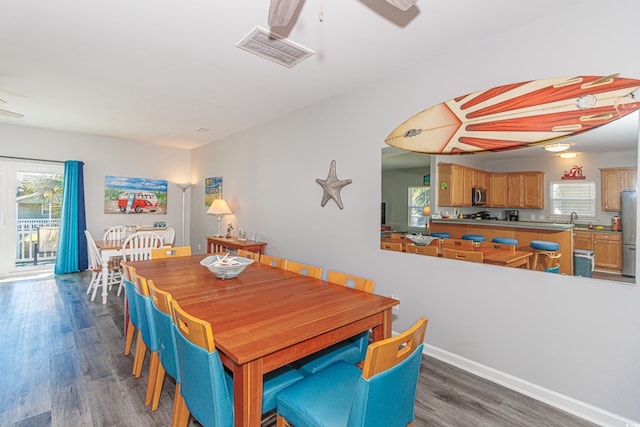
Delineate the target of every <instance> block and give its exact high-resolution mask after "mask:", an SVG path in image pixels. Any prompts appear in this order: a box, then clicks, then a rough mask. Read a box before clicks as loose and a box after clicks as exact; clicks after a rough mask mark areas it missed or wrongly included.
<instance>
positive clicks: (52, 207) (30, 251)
mask: <svg viewBox="0 0 640 427" xmlns="http://www.w3.org/2000/svg"><path fill="white" fill-rule="evenodd" d="M62 189H63V175H60V174H51V173H35V172H17V174H16V267H21V266H33V265H36V264H47V263H49V264H50V263H53V262H55V258H56V251H57V245H58V232H59V227H60V212H61V209H62Z"/></svg>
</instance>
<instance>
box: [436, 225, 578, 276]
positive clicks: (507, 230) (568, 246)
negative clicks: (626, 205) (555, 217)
mask: <svg viewBox="0 0 640 427" xmlns="http://www.w3.org/2000/svg"><path fill="white" fill-rule="evenodd" d="M574 228H575V226H574V224H560V223H552V222H549V223H547V222H533V221H531V222H529V221H496V220H477V219H432V220H431V225H430V230H431V232H437V231H440V232H446V233H449V234H450V235H451V237H452V238H458V239H459V238H460V237H461V236H462V235H463V234H479V235H481V236H484V237H485V239H486V241H488V242H490V241H491V239H492V238H494V237H507V238H512V239H516V240H517V241H518V247H517V250H519V251H528V252H533V251H534V249H533V248H532V247H531V246H529V242H531V241H532V240H544V241H547V242H555V243H557V244H558V245H560V250H559V251H558V252H559V253H560V254H561V257H560V273H564V274H573V231H574ZM585 230H587V229H586V228H585Z"/></svg>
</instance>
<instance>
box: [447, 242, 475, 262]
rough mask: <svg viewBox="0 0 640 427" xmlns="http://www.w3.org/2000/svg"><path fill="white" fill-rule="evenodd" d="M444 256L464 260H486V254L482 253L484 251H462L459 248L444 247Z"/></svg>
mask: <svg viewBox="0 0 640 427" xmlns="http://www.w3.org/2000/svg"><path fill="white" fill-rule="evenodd" d="M469 241H471V240H469ZM442 256H443V257H444V258H449V259H459V260H462V261H471V262H484V255H483V254H482V252H474V251H462V250H458V249H449V248H444V249H442Z"/></svg>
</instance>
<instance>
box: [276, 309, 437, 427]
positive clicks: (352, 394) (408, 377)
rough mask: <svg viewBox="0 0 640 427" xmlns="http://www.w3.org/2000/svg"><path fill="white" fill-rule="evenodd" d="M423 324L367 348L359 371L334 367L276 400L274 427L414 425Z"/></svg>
mask: <svg viewBox="0 0 640 427" xmlns="http://www.w3.org/2000/svg"><path fill="white" fill-rule="evenodd" d="M426 328H427V319H426V318H421V319H419V320H418V321H417V322H416V323H415V324H414V325H413V326H412V327H411V328H409V329H408V330H406V331H405V332H403V333H401V334H399V335H397V336H395V337H392V338H388V339H385V340H382V341H378V342H374V343H371V344H370V345H369V348H368V349H367V355H366V358H365V360H364V365H363V368H362V370H360V369H359V368H358V367H356V366H355V365H352V364H349V363H345V362H336V363H334V364H333V365H331V366H329V367H328V368H326V369H324V370H322V371H320V372H318V373H316V374H314V375H311V376H309V377H307V378H305V379H304V380H302V381H300V382H298V383H296V384H294V385H292V386H290V387H288V388H287V389H285V390H283V391H282V392H280V393H279V394H278V397H277V407H276V410H277V425H278V427H285V426H289V425H293V426H295V427H311V426H314V427H315V426H321V425H322V426H338V425H340V426H385V427H399V426H402V427H404V426H410V425H413V421H414V402H415V396H416V388H417V384H418V376H419V373H420V361H421V360H422V349H423V347H424V344H423V341H424V334H425V331H426Z"/></svg>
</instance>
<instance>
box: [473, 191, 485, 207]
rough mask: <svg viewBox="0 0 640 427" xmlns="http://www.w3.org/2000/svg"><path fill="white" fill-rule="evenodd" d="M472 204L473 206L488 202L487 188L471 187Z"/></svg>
mask: <svg viewBox="0 0 640 427" xmlns="http://www.w3.org/2000/svg"><path fill="white" fill-rule="evenodd" d="M471 204H472V205H473V206H483V205H486V204H487V190H484V189H482V188H472V189H471Z"/></svg>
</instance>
